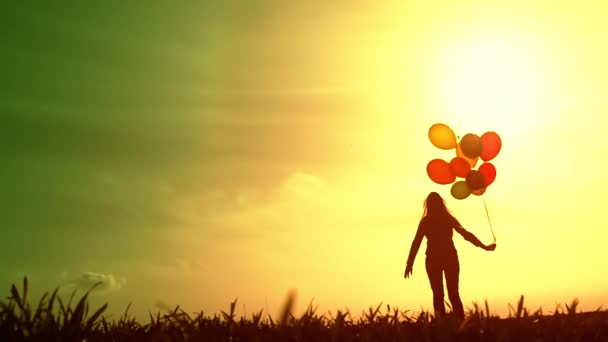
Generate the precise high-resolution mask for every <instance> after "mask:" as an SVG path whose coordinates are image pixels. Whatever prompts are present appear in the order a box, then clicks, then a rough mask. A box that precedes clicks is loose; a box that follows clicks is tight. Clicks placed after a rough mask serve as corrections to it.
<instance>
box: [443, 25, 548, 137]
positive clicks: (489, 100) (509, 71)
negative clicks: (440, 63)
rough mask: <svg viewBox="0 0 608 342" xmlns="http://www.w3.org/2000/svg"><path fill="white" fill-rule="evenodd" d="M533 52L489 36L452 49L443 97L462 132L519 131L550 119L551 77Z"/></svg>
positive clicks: (448, 115) (451, 119)
mask: <svg viewBox="0 0 608 342" xmlns="http://www.w3.org/2000/svg"><path fill="white" fill-rule="evenodd" d="M533 51H534V50H533V49H532V48H529V47H526V46H525V45H524V44H515V43H514V42H512V41H508V40H504V39H493V38H491V37H485V38H484V39H478V40H473V41H470V42H468V43H464V44H460V45H458V46H456V47H455V48H454V49H452V50H451V51H449V53H447V54H446V57H445V63H444V71H445V72H444V73H443V75H442V79H441V82H440V83H441V84H440V89H441V102H442V105H443V107H444V111H445V114H446V119H447V120H449V122H450V124H451V126H452V127H454V128H455V130H456V131H458V132H457V134H460V135H462V134H465V133H468V132H469V131H470V132H476V133H479V134H481V133H483V132H484V131H488V130H496V131H501V132H502V133H503V134H505V135H514V136H517V135H521V134H525V133H526V131H527V130H528V129H529V128H531V127H534V126H536V125H537V124H538V122H539V120H540V121H542V120H544V118H543V117H542V112H543V111H542V106H543V104H542V103H543V96H544V95H543V94H544V91H545V89H546V86H545V84H543V81H544V79H545V78H544V77H543V75H542V67H541V65H539V64H538V63H537V61H538V56H536V55H535V54H534V53H533ZM463 130H466V131H463Z"/></svg>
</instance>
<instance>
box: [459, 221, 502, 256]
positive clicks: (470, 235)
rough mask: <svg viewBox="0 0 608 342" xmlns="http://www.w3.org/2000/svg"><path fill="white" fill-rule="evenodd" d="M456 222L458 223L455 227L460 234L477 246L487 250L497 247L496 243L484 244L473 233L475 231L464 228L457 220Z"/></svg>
mask: <svg viewBox="0 0 608 342" xmlns="http://www.w3.org/2000/svg"><path fill="white" fill-rule="evenodd" d="M456 222H457V224H456V226H455V227H454V229H456V231H457V232H458V233H459V234H460V235H462V237H463V238H464V239H465V240H467V241H469V242H470V243H472V244H473V245H475V246H477V247H479V248H483V249H485V250H486V251H493V250H495V249H496V244H495V243H493V244H491V245H485V244H483V243H482V242H481V241H479V239H478V238H477V237H476V236H475V235H473V233H471V232H469V231H468V230H466V229H464V227H463V226H462V225H461V224H460V223H458V221H456Z"/></svg>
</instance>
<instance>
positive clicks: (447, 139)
mask: <svg viewBox="0 0 608 342" xmlns="http://www.w3.org/2000/svg"><path fill="white" fill-rule="evenodd" d="M429 139H430V140H431V143H433V145H435V146H436V147H438V148H440V149H442V150H451V149H453V148H454V147H456V135H455V134H454V131H452V129H451V128H450V127H448V125H446V124H442V123H436V124H434V125H433V126H431V128H429Z"/></svg>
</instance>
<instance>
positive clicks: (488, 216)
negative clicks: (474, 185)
mask: <svg viewBox="0 0 608 342" xmlns="http://www.w3.org/2000/svg"><path fill="white" fill-rule="evenodd" d="M481 199H482V200H483V207H484V208H485V209H486V217H487V218H488V223H489V224H490V231H491V232H492V237H493V238H494V242H496V235H494V228H492V220H490V214H489V213H488V206H487V205H486V199H485V198H484V197H483V195H481Z"/></svg>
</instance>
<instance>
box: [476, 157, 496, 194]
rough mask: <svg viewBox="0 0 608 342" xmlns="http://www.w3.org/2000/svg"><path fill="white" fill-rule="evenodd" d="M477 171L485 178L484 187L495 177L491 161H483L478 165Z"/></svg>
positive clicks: (494, 169)
mask: <svg viewBox="0 0 608 342" xmlns="http://www.w3.org/2000/svg"><path fill="white" fill-rule="evenodd" d="M479 173H481V174H482V175H483V177H484V178H485V180H486V188H487V187H488V186H490V184H492V182H494V180H495V179H496V168H495V167H494V165H492V163H483V164H481V166H480V167H479Z"/></svg>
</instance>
